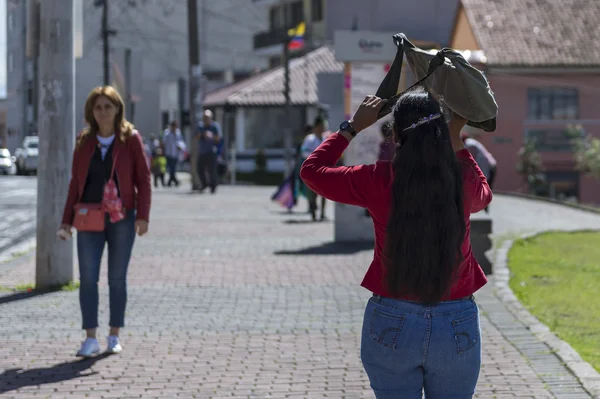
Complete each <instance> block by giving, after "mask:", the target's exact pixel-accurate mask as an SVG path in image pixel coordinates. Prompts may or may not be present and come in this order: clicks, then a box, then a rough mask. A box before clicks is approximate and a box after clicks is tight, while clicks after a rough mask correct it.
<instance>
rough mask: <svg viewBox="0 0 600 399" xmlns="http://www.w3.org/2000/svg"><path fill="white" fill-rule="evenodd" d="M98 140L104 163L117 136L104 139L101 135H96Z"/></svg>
mask: <svg viewBox="0 0 600 399" xmlns="http://www.w3.org/2000/svg"><path fill="white" fill-rule="evenodd" d="M96 137H97V138H98V142H99V143H100V153H101V154H102V160H103V161H104V157H105V156H106V153H107V151H108V147H110V145H111V144H112V143H113V141H115V135H114V134H113V135H111V136H108V137H102V136H100V135H99V134H97V135H96Z"/></svg>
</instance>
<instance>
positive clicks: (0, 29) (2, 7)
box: [0, 0, 6, 99]
mask: <svg viewBox="0 0 600 399" xmlns="http://www.w3.org/2000/svg"><path fill="white" fill-rule="evenodd" d="M5 98H6V0H0V99H5Z"/></svg>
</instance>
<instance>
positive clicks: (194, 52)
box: [187, 0, 204, 190]
mask: <svg viewBox="0 0 600 399" xmlns="http://www.w3.org/2000/svg"><path fill="white" fill-rule="evenodd" d="M187 11H188V57H189V81H190V83H189V90H190V111H189V115H190V130H189V137H188V148H189V151H190V172H191V177H192V190H194V189H196V188H197V187H198V186H199V185H198V173H197V168H196V162H197V161H196V159H197V154H198V146H197V145H196V139H195V136H196V126H197V125H198V122H197V119H198V118H197V113H198V111H201V110H202V103H201V100H202V96H201V93H200V89H201V84H200V80H201V78H202V66H201V65H200V41H199V40H198V2H197V0H187ZM202 12H204V9H203V10H202Z"/></svg>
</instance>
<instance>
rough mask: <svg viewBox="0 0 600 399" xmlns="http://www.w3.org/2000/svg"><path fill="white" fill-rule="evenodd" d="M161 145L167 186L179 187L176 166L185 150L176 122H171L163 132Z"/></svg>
mask: <svg viewBox="0 0 600 399" xmlns="http://www.w3.org/2000/svg"><path fill="white" fill-rule="evenodd" d="M162 144H163V147H164V156H165V158H166V160H167V172H168V173H169V181H168V182H167V185H168V186H169V187H171V184H175V186H176V187H177V186H179V180H177V164H178V163H179V158H180V157H181V155H182V152H183V151H185V149H186V146H185V142H184V141H183V136H182V134H181V130H179V128H178V126H177V121H172V122H171V124H170V125H169V128H168V129H166V130H165V131H164V132H163V138H162Z"/></svg>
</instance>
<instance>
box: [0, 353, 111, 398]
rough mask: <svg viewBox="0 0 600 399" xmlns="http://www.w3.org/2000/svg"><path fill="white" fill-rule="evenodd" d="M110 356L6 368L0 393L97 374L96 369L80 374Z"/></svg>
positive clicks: (0, 376)
mask: <svg viewBox="0 0 600 399" xmlns="http://www.w3.org/2000/svg"><path fill="white" fill-rule="evenodd" d="M108 356H110V355H109V354H101V355H98V356H96V357H93V358H91V359H82V360H77V361H73V362H66V363H59V364H55V365H54V366H52V367H45V368H36V369H29V370H24V371H23V369H20V368H19V369H8V370H5V371H4V372H3V373H2V374H0V394H3V393H5V392H9V391H14V390H17V389H20V388H23V387H28V386H37V385H44V384H53V383H56V382H62V381H68V380H71V379H73V378H80V377H89V376H92V375H94V374H98V372H97V371H91V372H89V373H86V374H82V372H83V371H85V370H87V369H89V368H90V367H92V366H93V365H94V363H96V362H97V361H99V360H102V359H104V358H106V357H108Z"/></svg>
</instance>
